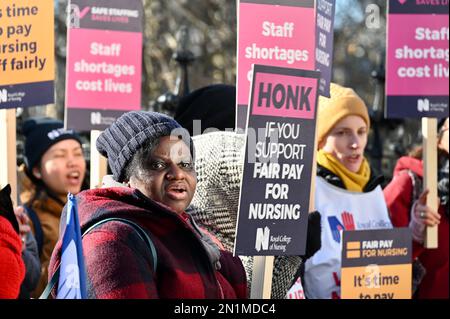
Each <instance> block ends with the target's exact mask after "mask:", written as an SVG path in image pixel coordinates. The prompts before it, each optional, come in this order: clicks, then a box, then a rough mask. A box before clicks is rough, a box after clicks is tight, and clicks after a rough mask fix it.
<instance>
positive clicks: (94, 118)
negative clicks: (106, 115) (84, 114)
mask: <svg viewBox="0 0 450 319" xmlns="http://www.w3.org/2000/svg"><path fill="white" fill-rule="evenodd" d="M91 124H92V125H100V124H102V114H101V113H100V112H92V113H91Z"/></svg>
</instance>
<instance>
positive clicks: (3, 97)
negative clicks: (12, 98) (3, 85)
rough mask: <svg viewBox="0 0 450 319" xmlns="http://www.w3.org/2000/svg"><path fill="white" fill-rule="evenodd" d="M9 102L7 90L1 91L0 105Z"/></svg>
mask: <svg viewBox="0 0 450 319" xmlns="http://www.w3.org/2000/svg"><path fill="white" fill-rule="evenodd" d="M6 102H8V91H6V89H3V90H0V104H1V103H6Z"/></svg>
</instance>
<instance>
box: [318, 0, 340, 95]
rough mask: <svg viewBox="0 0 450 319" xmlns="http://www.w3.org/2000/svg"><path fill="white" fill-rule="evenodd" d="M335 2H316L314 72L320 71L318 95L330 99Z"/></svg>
mask: <svg viewBox="0 0 450 319" xmlns="http://www.w3.org/2000/svg"><path fill="white" fill-rule="evenodd" d="M335 10H336V1H335V0H317V10H316V22H317V25H316V70H317V71H320V81H319V94H320V95H323V96H326V97H330V82H331V76H332V71H333V40H334V33H333V27H334V13H335Z"/></svg>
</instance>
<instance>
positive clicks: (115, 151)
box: [97, 111, 194, 182]
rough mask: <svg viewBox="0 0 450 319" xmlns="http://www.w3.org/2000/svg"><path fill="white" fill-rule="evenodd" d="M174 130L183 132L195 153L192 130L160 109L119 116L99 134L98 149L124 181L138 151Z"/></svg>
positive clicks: (118, 178) (117, 177)
mask: <svg viewBox="0 0 450 319" xmlns="http://www.w3.org/2000/svg"><path fill="white" fill-rule="evenodd" d="M174 130H176V131H174ZM171 134H176V135H180V136H181V137H182V139H183V141H184V142H185V143H186V144H187V145H188V146H189V148H190V150H191V154H192V157H194V152H193V143H192V140H191V139H190V136H189V133H188V132H187V131H186V130H185V129H183V128H182V127H181V126H180V124H178V122H177V121H175V120H174V119H172V118H170V117H168V116H167V115H164V114H161V113H156V112H145V111H131V112H127V113H125V114H123V115H122V116H120V117H119V118H118V119H117V120H116V121H115V122H114V123H113V124H112V125H111V126H110V127H108V128H107V129H106V130H105V131H104V132H102V133H101V134H100V136H99V137H98V139H97V150H98V151H99V152H100V154H102V155H103V156H105V157H107V158H108V164H109V166H110V168H111V171H112V173H113V177H114V179H115V180H116V181H118V182H122V181H123V179H124V177H125V176H124V175H125V168H126V166H127V165H128V163H129V162H130V160H131V159H132V158H133V156H134V154H136V151H138V150H139V149H140V148H141V147H142V146H144V145H145V144H146V143H148V142H150V141H152V140H156V139H158V138H160V137H163V136H168V135H171Z"/></svg>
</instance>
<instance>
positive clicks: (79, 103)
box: [65, 0, 144, 131]
mask: <svg viewBox="0 0 450 319" xmlns="http://www.w3.org/2000/svg"><path fill="white" fill-rule="evenodd" d="M69 8H70V12H69V27H68V29H67V63H66V112H65V122H66V126H67V127H68V128H72V129H77V130H81V131H89V130H103V129H105V128H106V127H108V126H109V125H111V123H112V122H114V121H115V120H116V119H117V118H118V117H119V116H120V115H122V114H123V113H124V112H127V111H131V110H139V109H140V108H141V76H142V48H143V38H142V31H143V30H142V28H143V23H142V20H143V15H144V12H143V7H142V2H141V1H140V0H128V1H122V0H71V1H70V6H69Z"/></svg>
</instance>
